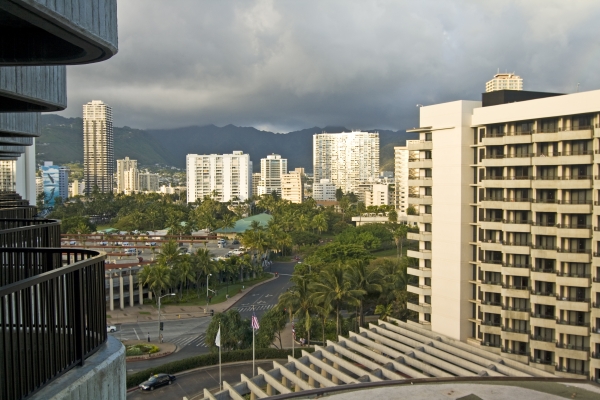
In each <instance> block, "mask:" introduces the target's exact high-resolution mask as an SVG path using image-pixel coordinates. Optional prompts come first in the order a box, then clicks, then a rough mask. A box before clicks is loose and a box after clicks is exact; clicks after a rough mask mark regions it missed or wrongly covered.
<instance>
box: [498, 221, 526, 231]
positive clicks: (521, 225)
mask: <svg viewBox="0 0 600 400" xmlns="http://www.w3.org/2000/svg"><path fill="white" fill-rule="evenodd" d="M532 223H533V221H511V220H507V219H504V220H502V230H503V231H505V232H521V233H529V232H531V224H532Z"/></svg>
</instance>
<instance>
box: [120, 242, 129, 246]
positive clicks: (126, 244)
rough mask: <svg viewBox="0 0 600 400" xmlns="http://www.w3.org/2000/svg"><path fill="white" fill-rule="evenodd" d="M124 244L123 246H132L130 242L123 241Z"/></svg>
mask: <svg viewBox="0 0 600 400" xmlns="http://www.w3.org/2000/svg"><path fill="white" fill-rule="evenodd" d="M122 245H123V246H131V245H130V244H129V242H123V243H122Z"/></svg>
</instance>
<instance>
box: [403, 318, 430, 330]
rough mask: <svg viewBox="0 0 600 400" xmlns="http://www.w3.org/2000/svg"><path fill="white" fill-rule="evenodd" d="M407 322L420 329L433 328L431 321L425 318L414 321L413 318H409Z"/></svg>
mask: <svg viewBox="0 0 600 400" xmlns="http://www.w3.org/2000/svg"><path fill="white" fill-rule="evenodd" d="M406 323H407V324H409V325H412V326H415V327H417V328H420V329H425V330H428V331H430V330H431V322H428V321H425V320H419V321H413V320H412V319H407V320H406Z"/></svg>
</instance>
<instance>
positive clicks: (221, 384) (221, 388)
mask: <svg viewBox="0 0 600 400" xmlns="http://www.w3.org/2000/svg"><path fill="white" fill-rule="evenodd" d="M219 333H221V323H220V322H219ZM219 390H223V380H222V379H221V338H220V337H219Z"/></svg>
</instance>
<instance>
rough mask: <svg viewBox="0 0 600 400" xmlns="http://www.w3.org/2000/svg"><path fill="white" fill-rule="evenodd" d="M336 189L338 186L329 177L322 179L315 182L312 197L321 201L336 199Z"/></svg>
mask: <svg viewBox="0 0 600 400" xmlns="http://www.w3.org/2000/svg"><path fill="white" fill-rule="evenodd" d="M336 190H337V188H336V186H335V185H334V184H333V183H331V182H330V181H329V179H321V180H320V181H319V182H318V183H317V182H316V181H315V183H313V194H312V197H313V199H314V200H319V201H335V200H336V199H335V191H336Z"/></svg>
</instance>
